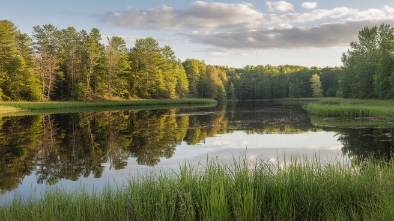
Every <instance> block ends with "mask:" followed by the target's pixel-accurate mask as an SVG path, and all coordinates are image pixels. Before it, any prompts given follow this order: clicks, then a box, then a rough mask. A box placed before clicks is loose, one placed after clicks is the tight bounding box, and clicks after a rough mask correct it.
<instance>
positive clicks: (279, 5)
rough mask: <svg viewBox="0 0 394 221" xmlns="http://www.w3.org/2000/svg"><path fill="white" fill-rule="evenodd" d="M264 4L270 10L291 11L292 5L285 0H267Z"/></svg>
mask: <svg viewBox="0 0 394 221" xmlns="http://www.w3.org/2000/svg"><path fill="white" fill-rule="evenodd" d="M265 4H266V5H267V6H268V8H269V10H270V11H281V12H285V11H293V10H294V6H293V5H292V4H291V3H288V2H286V1H278V2H269V1H266V2H265Z"/></svg>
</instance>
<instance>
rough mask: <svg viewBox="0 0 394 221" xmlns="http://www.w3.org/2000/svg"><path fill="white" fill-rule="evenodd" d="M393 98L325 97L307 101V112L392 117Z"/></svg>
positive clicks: (326, 114) (343, 115)
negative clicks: (310, 101) (316, 100)
mask: <svg viewBox="0 0 394 221" xmlns="http://www.w3.org/2000/svg"><path fill="white" fill-rule="evenodd" d="M393 107H394V100H360V99H342V98H325V99H321V100H320V102H313V103H309V104H308V105H307V106H306V110H307V111H308V113H310V114H313V115H317V116H321V117H352V118H360V117H361V118H366V117H374V118H380V119H392V118H394V108H393Z"/></svg>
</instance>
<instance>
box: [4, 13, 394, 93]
mask: <svg viewBox="0 0 394 221" xmlns="http://www.w3.org/2000/svg"><path fill="white" fill-rule="evenodd" d="M0 42H1V44H0V100H3V101H18V100H29V101H37V100H41V101H50V100H77V101H89V100H111V99H138V98H142V99H149V98H183V97H195V98H213V99H216V100H223V99H226V98H228V99H241V100H245V99H275V98H288V97H289V98H297V97H324V96H326V97H334V96H341V97H352V98H393V97H394V54H393V50H394V34H393V29H392V28H391V27H390V26H389V25H384V24H382V25H381V26H380V27H373V28H364V29H363V30H361V31H360V32H359V41H358V42H351V43H350V49H349V50H348V52H347V53H344V54H343V56H342V61H343V64H344V66H343V67H334V68H330V67H326V68H318V67H310V68H309V67H303V66H294V65H284V66H271V65H258V66H246V67H244V68H229V67H222V66H213V65H208V64H205V62H204V61H200V60H196V59H186V60H185V61H183V62H182V61H180V60H179V59H177V57H176V56H175V53H174V51H173V50H172V49H171V47H169V46H160V45H159V43H158V42H157V41H156V40H155V39H153V38H151V37H148V38H144V39H138V40H136V42H135V44H134V47H132V48H127V47H126V42H125V40H124V39H123V38H121V37H117V36H113V37H107V38H106V39H103V37H102V36H101V34H100V31H99V30H98V29H96V28H94V29H92V30H90V31H89V32H88V31H86V30H80V31H78V30H76V29H75V28H73V27H69V28H67V29H62V30H59V29H58V28H57V27H55V26H53V25H51V24H48V25H43V26H35V27H33V33H32V35H31V36H29V35H28V34H25V33H21V32H20V31H19V30H18V28H17V27H16V26H15V25H14V24H13V23H12V22H11V21H8V20H0ZM263 62H264V61H262V63H263Z"/></svg>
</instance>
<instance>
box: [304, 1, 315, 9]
mask: <svg viewBox="0 0 394 221" xmlns="http://www.w3.org/2000/svg"><path fill="white" fill-rule="evenodd" d="M302 7H303V8H306V9H314V8H316V7H317V2H303V3H302Z"/></svg>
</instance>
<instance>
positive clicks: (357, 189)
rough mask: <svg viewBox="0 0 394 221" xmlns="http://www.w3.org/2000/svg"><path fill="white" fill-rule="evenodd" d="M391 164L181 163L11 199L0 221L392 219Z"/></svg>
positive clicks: (295, 161) (393, 171) (393, 170)
mask: <svg viewBox="0 0 394 221" xmlns="http://www.w3.org/2000/svg"><path fill="white" fill-rule="evenodd" d="M393 163H394V162H390V163H388V164H384V165H382V164H377V163H374V162H368V163H366V164H365V165H364V166H363V167H362V168H358V169H355V168H353V167H351V166H349V165H344V164H340V163H329V164H325V165H324V166H323V164H322V163H321V162H320V161H319V160H304V159H292V160H291V162H289V163H287V164H286V163H285V164H284V165H271V164H267V163H263V162H259V163H255V164H249V162H248V161H247V160H246V159H239V160H234V163H233V164H232V165H228V164H225V163H222V162H220V161H217V160H213V161H209V162H208V163H207V164H206V165H204V166H201V165H191V164H185V165H183V166H182V167H181V168H180V172H177V173H160V172H158V173H156V174H153V175H149V176H146V177H144V178H142V179H138V180H130V182H129V183H128V185H126V187H124V188H112V189H111V188H106V189H104V190H102V191H101V192H94V193H89V194H88V193H87V191H85V190H77V191H75V192H72V193H67V192H65V191H61V190H57V191H50V192H48V193H47V194H46V195H45V196H44V197H43V199H41V200H34V199H31V200H28V202H22V200H14V201H13V202H12V203H10V204H9V205H7V206H3V207H2V208H0V220H393V218H394V164H393Z"/></svg>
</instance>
